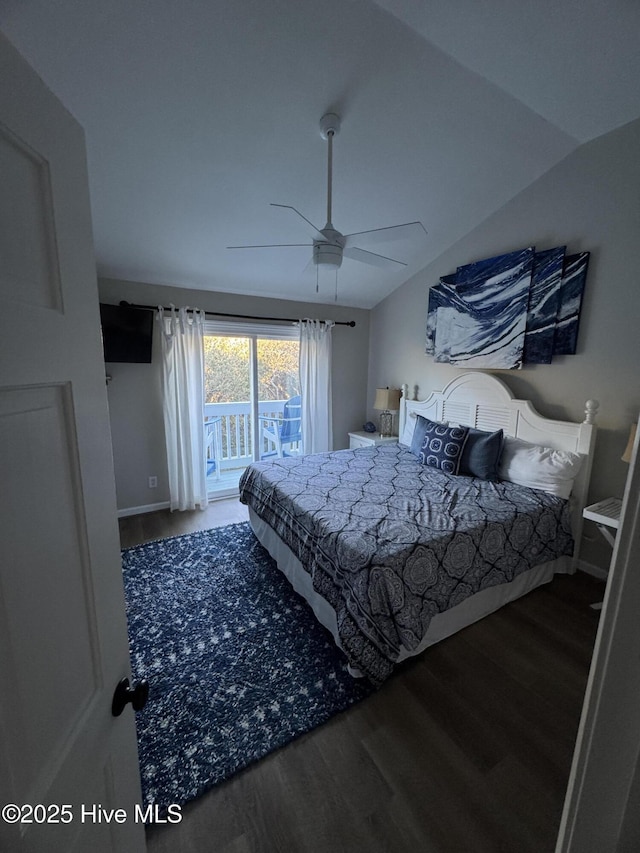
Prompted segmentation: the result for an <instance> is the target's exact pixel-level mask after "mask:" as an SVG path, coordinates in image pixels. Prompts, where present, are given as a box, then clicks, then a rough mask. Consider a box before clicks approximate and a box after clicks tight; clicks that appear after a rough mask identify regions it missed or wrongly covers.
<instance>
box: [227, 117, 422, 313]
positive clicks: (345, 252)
mask: <svg viewBox="0 0 640 853" xmlns="http://www.w3.org/2000/svg"><path fill="white" fill-rule="evenodd" d="M339 130H340V116H338V115H336V113H326V114H325V115H323V116H322V118H321V119H320V134H321V136H322V138H323V139H325V140H326V141H327V223H326V225H325V226H324V228H322V229H320V228H317V227H316V226H315V225H314V224H313V222H311V221H310V220H309V219H307V217H306V216H303V214H302V213H300V211H299V210H296V208H295V207H293V206H292V205H290V204H276V203H272V204H271V206H272V207H279V208H282V209H284V210H291V211H293V212H294V213H295V214H296V215H297V216H298V217H299V218H300V219H302V220H303V221H304V222H305V223H306V225H307V230H308V231H309V233H310V235H311V237H312V238H313V242H312V243H272V244H268V245H251V246H227V248H228V249H269V248H285V247H293V246H309V247H310V248H311V249H312V254H311V260H310V262H309V265H314V266H315V267H316V292H318V290H319V281H320V277H319V270H320V268H324V269H333V270H334V271H335V284H336V290H335V299H336V300H337V298H338V291H337V275H338V269H339V268H340V267H341V266H342V260H343V258H344V257H346V258H349V259H351V260H354V261H359V262H361V263H365V264H369V265H370V266H374V267H380V268H382V269H397V268H398V267H399V266H401V267H406V266H407V264H406V263H405V262H404V261H400V260H397V259H395V258H390V257H387V256H386V255H380V254H378V253H376V252H371V251H370V250H368V249H363V248H361V247H360V246H357V245H356V243H357V242H361V241H364V242H366V241H367V240H370V241H373V242H387V241H390V240H398V239H401V238H403V237H404V238H406V237H413V236H424V235H425V234H426V233H427V232H426V229H425V227H424V225H423V224H422V223H421V222H417V221H416V222H405V223H403V224H401V225H390V226H387V227H386V228H374V229H371V230H369V231H358V232H355V233H353V234H342V233H341V232H340V231H338V230H337V229H336V228H334V226H333V223H332V209H331V208H332V201H333V139H334V137H335V136H336V134H337V133H338V132H339Z"/></svg>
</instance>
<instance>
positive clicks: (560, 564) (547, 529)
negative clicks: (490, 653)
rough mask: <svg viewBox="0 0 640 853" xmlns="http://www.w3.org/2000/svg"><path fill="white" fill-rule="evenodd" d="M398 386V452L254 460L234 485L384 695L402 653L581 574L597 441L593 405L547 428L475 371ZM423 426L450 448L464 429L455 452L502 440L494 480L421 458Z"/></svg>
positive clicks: (272, 549)
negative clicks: (432, 385)
mask: <svg viewBox="0 0 640 853" xmlns="http://www.w3.org/2000/svg"><path fill="white" fill-rule="evenodd" d="M402 392H403V393H402V401H401V411H400V417H399V441H398V442H397V443H387V444H382V445H379V446H376V447H367V448H359V449H355V450H340V451H334V452H330V453H321V454H314V455H309V456H301V457H288V458H283V459H277V460H273V461H269V462H259V463H254V464H253V465H251V466H249V468H248V469H247V470H246V471H245V472H244V474H243V476H242V479H241V481H240V500H241V501H242V502H243V503H245V504H247V505H248V507H249V518H250V523H251V526H252V529H253V531H254V533H255V535H256V537H257V538H258V540H259V541H260V542H261V544H262V545H263V546H264V547H265V548H266V549H267V550H268V551H269V553H270V554H271V556H272V557H273V558H274V559H275V561H276V563H277V565H278V567H279V569H280V570H281V571H282V572H283V573H284V574H285V575H286V577H287V578H288V579H289V581H290V583H291V584H292V586H293V587H294V589H295V590H296V591H297V592H298V593H299V594H300V595H302V596H303V597H304V598H305V599H306V601H307V602H308V603H309V604H310V606H311V607H312V608H313V611H314V613H315V615H316V617H317V619H318V620H319V621H320V622H321V623H322V624H323V625H324V626H325V627H326V628H327V629H328V630H329V631H330V632H331V633H332V635H333V637H334V640H335V642H336V643H337V645H338V646H339V647H340V648H341V649H342V650H343V652H344V654H345V656H346V658H347V662H348V666H349V670H350V672H351V673H352V674H353V675H354V676H356V677H357V676H365V677H367V678H368V679H369V680H370V681H371V682H373V684H375V685H376V686H379V685H381V684H382V683H383V682H384V681H385V680H386V679H387V678H388V677H389V676H390V675H391V673H392V672H393V670H394V668H395V667H396V666H397V665H398V664H399V663H401V662H402V661H403V660H405V659H406V658H408V657H411V656H413V655H417V654H420V653H422V652H423V651H424V650H425V649H426V648H427V647H428V646H430V645H432V644H433V643H436V642H439V641H440V640H443V639H444V638H446V637H448V636H450V635H451V634H453V633H455V632H456V631H459V630H461V629H462V628H464V627H466V626H468V625H470V624H472V623H473V622H475V621H477V620H478V619H481V618H483V617H484V616H486V615H488V614H489V613H492V612H493V611H495V610H497V609H498V608H499V607H502V606H503V605H504V604H507V603H508V602H510V601H513V600H515V599H516V598H519V597H520V596H522V595H525V594H526V593H527V592H529V591H531V590H533V589H535V588H536V587H538V586H540V585H541V584H543V583H547V582H549V581H550V580H552V578H553V576H554V574H555V573H559V572H562V573H568V572H573V571H575V569H576V567H577V561H578V557H579V546H580V540H581V531H582V510H583V508H584V506H585V504H586V498H587V490H588V485H589V476H590V472H591V464H592V458H593V449H594V442H595V424H594V422H595V415H596V411H597V408H598V405H597V403H596V402H595V401H588V402H587V404H586V407H585V418H584V421H583V422H581V423H573V422H568V421H559V420H551V419H548V418H545V417H543V416H542V415H540V414H539V413H538V412H537V411H536V410H535V409H534V407H533V406H532V405H531V403H530V402H528V401H524V400H517V399H515V398H514V397H513V395H512V393H511V392H510V390H509V389H508V387H507V386H506V385H505V384H504V383H503V382H502V381H501V380H500V379H498V378H496V377H495V376H493V375H489V374H484V373H480V372H477V371H474V372H469V373H463V374H461V375H459V376H458V377H456V379H454V380H453V381H452V382H450V383H449V384H448V385H447V386H446V387H445V388H444V389H443V390H442V391H439V392H434V393H432V394H431V395H430V396H429V397H428V399H426V400H423V401H418V400H410V399H409V395H408V388H407V386H404V387H403V389H402ZM425 429H427V430H434V429H436V431H440V432H441V433H442V434H445V432H444V431H447V430H448V432H446V436H447V442H448V443H447V447H449V448H450V447H453V446H454V444H455V441H454V439H453V438H452V436H456V435H463V439H461V444H460V447H461V448H463V447H464V448H468V447H470V446H471V442H472V438H471V436H472V434H473V436H474V438H473V441H476V440H479V441H480V442H484V441H485V440H488V439H486V437H488V436H491V439H490V440H491V442H492V446H493V447H495V439H496V436H500V440H501V442H502V443H501V445H500V450H501V455H500V459H499V461H500V469H499V474H500V477H499V478H498V477H495V476H488V475H487V476H485V472H483V471H477V470H476V468H474V467H473V466H471V468H472V469H473V473H475V474H478V475H479V476H473V475H472V474H470V473H469V471H468V470H466V469H464V468H461V469H460V470H459V471H458V470H457V469H456V470H455V472H454V471H453V469H450V468H448V467H447V466H448V465H449V462H446V464H445V463H443V467H438V466H437V463H435V462H434V461H433V459H432V458H431V457H430V456H429V459H428V460H427V456H426V455H425V453H424V452H423V454H422V456H420V454H418V447H419V445H420V444H421V443H422V441H423V434H422V433H421V432H419V430H425ZM416 439H419V441H418V444H416ZM412 444H413V448H412ZM440 444H441V442H440ZM424 446H425V447H436V444H433V443H431V444H429V445H424ZM487 446H488V445H487ZM454 450H455V447H454ZM461 452H462V451H461ZM541 453H542V455H540V454H541ZM523 454H524V455H523ZM532 454H533V456H532ZM427 455H428V454H427ZM549 459H552V460H557V459H561V467H562V477H563V478H564V479H562V482H561V483H560V485H559V486H557V485H556V484H557V482H558V480H557V476H556V474H557V471H556V468H555V467H554V468H553V469H552V472H551V479H550V482H551V483H552V487H551V488H547V481H546V480H545V479H544V478H545V477H546V476H547V473H546V469H545V467H544V466H545V465H546V464H547V462H548V460H549ZM545 460H546V461H545ZM567 460H568V461H567ZM496 464H497V461H496ZM522 464H524V468H523V467H522ZM556 464H557V463H556V461H554V462H553V465H554V466H555V465H556ZM519 465H520V466H521V467H518V466H519ZM532 465H533V466H534V469H533V481H532V482H533V483H534V485H535V487H534V488H532V487H531V485H530V483H531V479H530V478H531V474H530V469H531V466H532ZM434 466H435V467H434ZM567 466H568V467H567ZM496 470H497V469H496ZM523 472H524V473H523ZM539 472H541V473H540V474H539ZM494 473H495V472H494ZM539 477H540V478H541V482H542V486H540V484H539V482H538V478H539Z"/></svg>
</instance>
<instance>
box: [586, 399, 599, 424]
mask: <svg viewBox="0 0 640 853" xmlns="http://www.w3.org/2000/svg"><path fill="white" fill-rule="evenodd" d="M599 408H600V403H599V402H598V401H597V400H587V402H586V403H585V404H584V423H585V424H592V423H595V419H596V415H597V414H598V409H599Z"/></svg>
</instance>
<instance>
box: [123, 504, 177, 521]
mask: <svg viewBox="0 0 640 853" xmlns="http://www.w3.org/2000/svg"><path fill="white" fill-rule="evenodd" d="M159 509H169V501H160V503H157V504H145V505H144V506H130V507H128V508H127V509H119V510H118V518H126V517H127V516H129V515H142V514H143V513H145V512H156V511H157V510H159Z"/></svg>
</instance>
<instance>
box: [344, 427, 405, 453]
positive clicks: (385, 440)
mask: <svg viewBox="0 0 640 853" xmlns="http://www.w3.org/2000/svg"><path fill="white" fill-rule="evenodd" d="M397 440H398V436H397V435H385V436H382V435H380V433H379V432H365V431H364V430H360V431H359V432H350V433H349V450H355V449H356V448H357V447H377V445H378V444H392V443H393V442H394V441H397Z"/></svg>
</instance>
